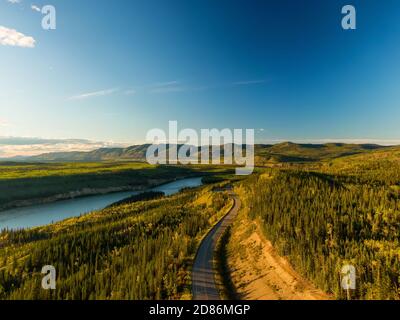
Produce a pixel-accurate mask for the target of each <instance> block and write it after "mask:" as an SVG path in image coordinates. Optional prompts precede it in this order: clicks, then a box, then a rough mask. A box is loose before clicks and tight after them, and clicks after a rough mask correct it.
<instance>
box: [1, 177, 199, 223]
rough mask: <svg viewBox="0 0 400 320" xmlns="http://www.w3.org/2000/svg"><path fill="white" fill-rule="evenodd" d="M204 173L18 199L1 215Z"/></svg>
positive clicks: (7, 206)
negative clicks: (16, 210) (140, 183)
mask: <svg viewBox="0 0 400 320" xmlns="http://www.w3.org/2000/svg"><path fill="white" fill-rule="evenodd" d="M203 176H204V175H188V176H183V177H177V178H175V179H151V180H149V181H148V184H146V185H142V186H135V187H132V186H120V187H106V188H83V189H81V190H75V191H69V192H66V193H61V194H56V195H53V196H49V197H44V198H36V199H29V200H16V201H13V202H10V203H8V204H5V205H2V206H0V215H1V214H2V213H3V212H6V211H8V210H12V209H18V208H24V207H29V206H35V205H41V204H49V203H54V202H58V201H64V200H72V199H77V198H85V197H90V196H97V195H106V194H112V193H118V192H124V191H132V192H135V191H146V190H149V189H151V188H155V187H159V186H162V185H165V184H168V183H171V182H174V181H178V180H183V179H190V178H196V177H203Z"/></svg>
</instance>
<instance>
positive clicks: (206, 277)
mask: <svg viewBox="0 0 400 320" xmlns="http://www.w3.org/2000/svg"><path fill="white" fill-rule="evenodd" d="M233 200H234V205H233V207H232V209H231V210H230V211H229V213H228V214H227V215H226V216H225V217H224V218H222V219H221V221H219V222H218V223H217V224H216V225H215V226H214V228H213V229H212V230H211V231H210V232H209V233H208V235H207V236H206V237H205V238H204V240H203V241H202V243H201V245H200V248H199V250H198V251H197V255H196V258H195V261H194V264H193V271H192V294H193V300H219V299H220V296H219V293H218V290H217V287H216V285H215V280H214V263H213V258H214V252H215V249H216V245H217V242H218V240H219V238H220V237H221V236H222V234H223V233H224V232H225V230H226V229H227V228H228V227H229V226H230V225H231V224H232V222H233V220H234V219H235V217H236V215H237V213H238V211H239V209H240V206H241V202H240V199H239V198H238V197H237V196H236V195H233Z"/></svg>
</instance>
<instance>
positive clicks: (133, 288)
mask: <svg viewBox="0 0 400 320" xmlns="http://www.w3.org/2000/svg"><path fill="white" fill-rule="evenodd" d="M143 199H144V200H142V201H140V200H139V201H136V200H138V199H136V200H135V201H128V202H127V203H121V204H117V205H114V206H111V207H109V208H106V209H104V210H102V211H98V212H93V213H91V214H88V215H84V216H81V217H78V218H72V219H69V220H66V221H63V222H60V223H57V224H53V225H50V226H46V227H40V228H35V229H29V230H17V231H3V232H2V233H0V299H24V300H25V299H57V300H93V299H96V300H99V299H100V300H103V299H122V300H128V299H129V300H142V299H145V300H147V299H180V298H182V297H186V298H190V268H191V261H192V260H193V258H194V255H195V253H196V250H197V247H198V244H199V241H200V239H201V238H202V236H204V234H205V233H206V232H207V231H208V230H209V229H210V227H211V226H212V225H213V224H215V223H216V222H217V221H218V220H219V219H220V218H221V217H222V216H223V215H224V214H226V210H228V209H229V201H227V196H226V195H225V194H224V193H214V192H212V191H211V187H210V186H205V187H202V188H201V189H199V190H191V189H189V190H185V191H183V192H181V193H179V194H177V195H175V196H171V197H162V198H160V196H159V195H157V197H155V199H154V197H147V196H146V197H144V198H143ZM227 208H228V209H227ZM44 265H53V266H54V267H55V268H56V270H57V290H54V291H53V290H49V291H46V290H42V289H41V279H42V277H43V275H42V274H41V273H40V272H41V269H42V267H43V266H44ZM127 279H129V280H127Z"/></svg>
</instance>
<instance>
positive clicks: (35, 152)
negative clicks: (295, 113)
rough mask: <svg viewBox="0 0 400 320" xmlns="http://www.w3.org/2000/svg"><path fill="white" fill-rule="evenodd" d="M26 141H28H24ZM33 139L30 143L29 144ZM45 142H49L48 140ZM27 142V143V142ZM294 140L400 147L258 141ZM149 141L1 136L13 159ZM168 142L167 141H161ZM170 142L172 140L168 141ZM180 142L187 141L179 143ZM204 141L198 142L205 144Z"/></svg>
mask: <svg viewBox="0 0 400 320" xmlns="http://www.w3.org/2000/svg"><path fill="white" fill-rule="evenodd" d="M7 139H10V140H16V141H18V143H16V144H6V142H5V141H6V140H7ZM24 141H26V142H24ZM27 141H30V144H27ZM44 141H45V142H44ZM24 143H26V144H24ZM285 143H292V144H297V145H327V144H343V145H376V146H380V147H397V146H400V140H376V139H375V140H373V139H372V140H362V139H320V140H318V139H317V140H304V139H298V140H297V139H294V140H283V139H282V140H269V141H264V142H256V143H255V146H257V145H258V146H259V145H272V146H274V145H279V144H285ZM148 144H149V143H146V142H142V143H140V142H139V143H118V142H110V141H108V142H107V141H90V140H87V139H43V138H31V137H1V136H0V159H1V160H7V159H13V158H29V157H31V156H39V155H46V154H53V153H68V152H92V151H95V150H99V149H114V148H121V149H124V148H129V147H135V146H142V145H148ZM160 144H165V143H160ZM167 144H168V143H167ZM180 144H184V143H183V142H182V143H179V142H178V145H180ZM201 146H202V144H199V145H195V147H201Z"/></svg>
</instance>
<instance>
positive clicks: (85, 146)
mask: <svg viewBox="0 0 400 320" xmlns="http://www.w3.org/2000/svg"><path fill="white" fill-rule="evenodd" d="M129 145H130V144H127V143H116V142H104V141H90V140H84V139H41V138H13V137H1V136H0V156H1V157H2V158H9V157H15V156H35V155H39V154H43V153H51V152H70V151H92V150H96V149H99V148H115V147H127V146H129Z"/></svg>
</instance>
